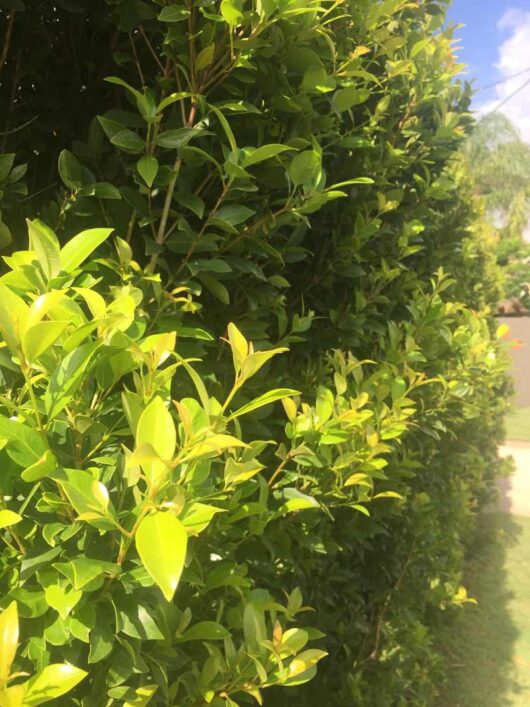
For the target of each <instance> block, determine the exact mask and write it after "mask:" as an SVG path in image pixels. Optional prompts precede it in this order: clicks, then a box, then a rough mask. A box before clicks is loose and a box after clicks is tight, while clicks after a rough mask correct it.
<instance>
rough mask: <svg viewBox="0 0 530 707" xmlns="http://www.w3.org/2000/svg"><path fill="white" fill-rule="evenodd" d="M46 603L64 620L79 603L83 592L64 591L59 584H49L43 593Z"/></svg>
mask: <svg viewBox="0 0 530 707" xmlns="http://www.w3.org/2000/svg"><path fill="white" fill-rule="evenodd" d="M44 594H45V597H46V601H47V602H48V604H49V605H50V606H51V607H52V609H55V610H56V611H57V612H59V615H60V617H61V618H62V619H66V618H67V616H68V615H69V614H70V612H71V611H72V609H73V608H74V606H76V604H78V603H79V601H80V599H81V597H82V596H83V592H81V591H76V590H74V589H69V590H67V589H65V588H64V587H61V586H60V585H59V584H50V585H49V586H47V587H46V589H45V591H44Z"/></svg>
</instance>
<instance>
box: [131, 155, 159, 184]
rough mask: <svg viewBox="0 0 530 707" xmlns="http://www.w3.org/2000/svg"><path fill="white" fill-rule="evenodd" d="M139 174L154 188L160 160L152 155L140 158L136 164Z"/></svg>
mask: <svg viewBox="0 0 530 707" xmlns="http://www.w3.org/2000/svg"><path fill="white" fill-rule="evenodd" d="M136 169H137V170H138V174H139V175H140V177H141V178H142V179H143V180H144V182H145V183H146V184H147V186H148V187H152V186H153V182H154V181H155V178H156V175H157V174H158V160H157V159H156V157H153V156H152V155H144V156H143V157H140V159H139V160H138V163H137V164H136Z"/></svg>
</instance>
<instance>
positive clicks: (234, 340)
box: [228, 322, 249, 374]
mask: <svg viewBox="0 0 530 707" xmlns="http://www.w3.org/2000/svg"><path fill="white" fill-rule="evenodd" d="M228 342H229V344H230V348H231V349H232V358H233V360H234V369H235V372H236V374H238V373H239V371H240V370H241V366H242V365H243V362H244V360H245V359H246V357H247V356H248V354H249V345H248V341H247V340H246V339H245V337H244V336H243V334H242V333H241V332H240V331H239V329H238V328H237V327H236V325H235V324H233V323H232V322H230V324H229V325H228Z"/></svg>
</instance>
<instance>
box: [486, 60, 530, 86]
mask: <svg viewBox="0 0 530 707" xmlns="http://www.w3.org/2000/svg"><path fill="white" fill-rule="evenodd" d="M528 71H530V66H527V67H526V69H523V70H522V71H518V72H517V73H516V74H512V75H511V76H506V77H505V78H504V79H499V80H498V81H494V82H493V83H488V84H486V85H485V86H479V89H478V90H479V91H485V90H486V89H487V88H493V87H494V86H498V85H499V84H501V83H506V82H507V81H511V79H516V78H517V77H518V76H522V75H523V74H526V73H527V72H528Z"/></svg>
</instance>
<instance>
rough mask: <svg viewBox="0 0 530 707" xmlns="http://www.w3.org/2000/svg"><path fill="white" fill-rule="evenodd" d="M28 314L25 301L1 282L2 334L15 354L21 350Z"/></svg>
mask: <svg viewBox="0 0 530 707" xmlns="http://www.w3.org/2000/svg"><path fill="white" fill-rule="evenodd" d="M28 314H29V307H28V305H27V304H26V303H25V302H24V300H23V299H22V298H21V297H19V296H18V295H16V294H15V293H14V292H13V291H12V290H10V289H9V287H6V286H5V285H4V284H3V283H2V282H0V333H1V334H2V338H3V339H4V341H5V343H6V344H7V345H8V346H9V348H10V349H11V351H12V352H13V353H17V352H18V351H19V349H20V332H21V330H22V329H23V328H25V325H26V320H27V317H28ZM21 324H22V325H23V326H21Z"/></svg>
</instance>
